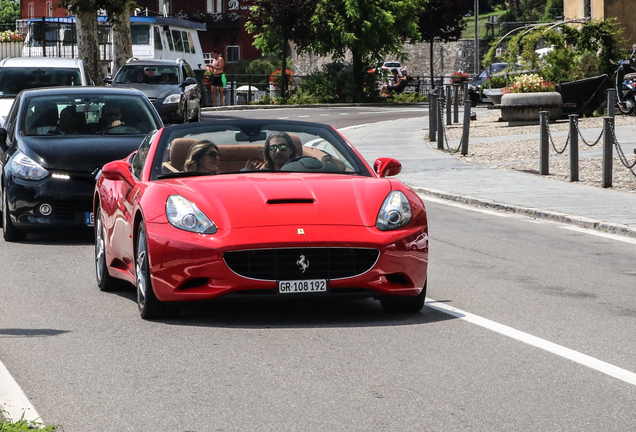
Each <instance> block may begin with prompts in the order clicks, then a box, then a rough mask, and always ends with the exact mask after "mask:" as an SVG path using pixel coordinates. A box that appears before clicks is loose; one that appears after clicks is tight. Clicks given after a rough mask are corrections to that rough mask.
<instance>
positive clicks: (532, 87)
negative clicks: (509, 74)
mask: <svg viewBox="0 0 636 432" xmlns="http://www.w3.org/2000/svg"><path fill="white" fill-rule="evenodd" d="M555 87H556V85H555V84H554V83H553V82H548V81H546V80H545V79H543V78H542V77H540V76H539V75H537V74H529V75H519V76H518V77H517V78H515V82H514V83H513V84H512V86H510V89H511V90H512V93H537V92H552V91H554V89H555Z"/></svg>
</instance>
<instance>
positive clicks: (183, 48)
mask: <svg viewBox="0 0 636 432" xmlns="http://www.w3.org/2000/svg"><path fill="white" fill-rule="evenodd" d="M106 18H107V17H105V16H100V17H98V33H99V50H100V59H101V60H102V61H103V62H108V63H110V62H111V61H112V60H113V49H112V40H113V37H112V27H111V26H110V23H109V22H108V20H107V19H106ZM130 29H131V35H132V43H133V45H132V50H133V57H136V58H138V59H156V60H177V59H179V58H181V59H184V60H185V61H186V62H188V63H189V64H191V65H192V67H193V68H195V69H203V68H204V67H205V60H204V57H203V51H202V50H201V42H200V41H199V34H198V31H205V30H206V26H205V24H203V23H197V22H193V21H186V20H180V19H177V18H169V17H162V16H157V17H150V16H131V17H130ZM43 38H44V40H42V39H43ZM22 55H23V56H24V57H43V56H54V57H67V58H75V57H77V55H78V52H77V32H76V29H75V17H74V16H70V17H59V18H40V19H30V20H28V21H27V34H26V37H25V40H24V47H23V49H22Z"/></svg>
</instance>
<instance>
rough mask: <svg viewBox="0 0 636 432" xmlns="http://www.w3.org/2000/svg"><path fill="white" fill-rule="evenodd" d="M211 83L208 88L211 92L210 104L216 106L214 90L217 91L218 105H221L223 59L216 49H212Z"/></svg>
mask: <svg viewBox="0 0 636 432" xmlns="http://www.w3.org/2000/svg"><path fill="white" fill-rule="evenodd" d="M211 54H212V58H213V59H214V60H212V85H211V86H210V90H211V92H212V106H216V92H217V90H218V92H219V102H220V106H223V105H224V103H223V69H224V68H225V61H224V60H223V57H221V56H220V55H219V52H218V51H217V50H212V53H211Z"/></svg>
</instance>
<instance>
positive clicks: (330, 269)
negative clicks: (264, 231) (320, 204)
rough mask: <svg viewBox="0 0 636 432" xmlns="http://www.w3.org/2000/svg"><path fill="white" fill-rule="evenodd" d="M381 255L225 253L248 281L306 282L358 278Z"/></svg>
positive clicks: (370, 252)
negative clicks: (310, 280)
mask: <svg viewBox="0 0 636 432" xmlns="http://www.w3.org/2000/svg"><path fill="white" fill-rule="evenodd" d="M379 255H380V251H378V250H377V249H363V248H290V249H257V250H245V251H233V252H226V253H224V254H223V258H224V259H225V263H226V264H227V265H228V267H229V268H230V269H232V271H234V272H235V273H237V274H239V275H241V276H245V277H248V278H252V279H261V280H298V279H300V280H304V279H341V278H347V277H353V276H357V275H360V274H362V273H364V272H366V271H368V270H369V269H370V268H371V267H373V265H374V264H375V262H376V261H377V260H378V256H379ZM302 257H304V259H302ZM303 264H306V265H307V266H306V267H305V271H304V272H303V271H302V267H303Z"/></svg>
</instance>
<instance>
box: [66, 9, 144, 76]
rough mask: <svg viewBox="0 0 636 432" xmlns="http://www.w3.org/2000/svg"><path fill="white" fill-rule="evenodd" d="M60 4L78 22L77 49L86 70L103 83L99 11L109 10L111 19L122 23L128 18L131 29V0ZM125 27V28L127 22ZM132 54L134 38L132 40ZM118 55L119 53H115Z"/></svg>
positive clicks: (116, 22)
mask: <svg viewBox="0 0 636 432" xmlns="http://www.w3.org/2000/svg"><path fill="white" fill-rule="evenodd" d="M58 5H60V6H62V7H65V8H66V9H67V10H68V11H69V12H70V13H72V14H74V15H75V17H76V19H77V22H76V27H77V51H78V53H79V58H80V59H82V60H83V61H84V64H85V66H86V71H87V73H88V75H89V76H90V77H91V79H92V80H93V81H94V82H95V84H97V85H101V84H103V79H104V72H103V70H102V68H101V65H100V58H99V36H98V32H97V11H99V10H100V9H104V10H106V11H108V14H109V17H110V18H111V21H112V20H113V17H114V20H115V24H120V23H121V22H122V20H124V21H123V22H125V20H128V26H127V27H128V31H130V15H129V14H128V10H129V8H130V0H59V1H58ZM123 29H125V24H124V27H123ZM130 53H131V54H132V40H131V42H130ZM115 57H117V53H116V54H115Z"/></svg>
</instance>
